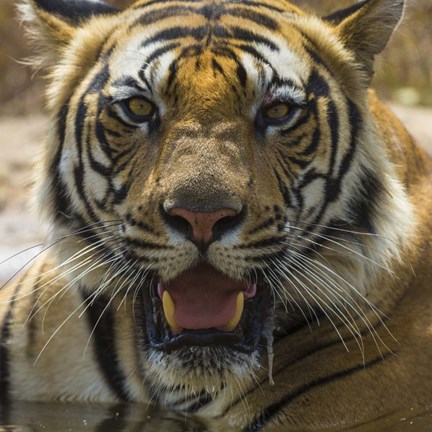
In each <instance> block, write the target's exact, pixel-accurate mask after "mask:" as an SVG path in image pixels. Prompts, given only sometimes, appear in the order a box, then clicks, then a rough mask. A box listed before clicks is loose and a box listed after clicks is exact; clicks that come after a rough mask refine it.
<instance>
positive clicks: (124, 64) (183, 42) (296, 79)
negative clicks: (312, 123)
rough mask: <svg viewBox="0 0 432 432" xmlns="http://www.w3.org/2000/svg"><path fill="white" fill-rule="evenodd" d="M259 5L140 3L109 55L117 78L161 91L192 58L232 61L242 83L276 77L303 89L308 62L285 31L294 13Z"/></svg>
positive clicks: (262, 83)
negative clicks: (306, 63)
mask: <svg viewBox="0 0 432 432" xmlns="http://www.w3.org/2000/svg"><path fill="white" fill-rule="evenodd" d="M252 4H253V5H255V6H254V7H252ZM257 4H259V3H252V2H242V3H238V2H223V1H222V2H214V3H208V2H200V3H197V2H177V1H176V2H172V1H165V2H151V6H149V5H148V4H147V5H146V4H144V5H143V6H142V7H140V6H139V4H138V5H137V6H136V7H135V9H133V10H132V11H130V14H129V16H128V22H129V24H128V25H127V26H124V25H123V26H122V28H123V29H125V28H126V30H123V31H124V36H123V37H122V38H120V40H121V42H119V43H117V44H116V46H115V49H114V50H113V51H112V53H111V60H110V65H111V67H110V69H111V70H110V75H111V77H112V78H113V81H114V82H119V81H121V80H122V79H124V78H125V77H131V78H133V79H134V80H136V82H138V83H140V85H142V86H144V87H146V88H148V89H149V91H150V90H151V91H152V92H153V91H156V92H157V91H158V89H160V88H163V87H164V86H165V85H166V82H167V80H168V81H170V80H174V79H175V75H177V73H178V72H179V69H181V67H182V65H184V64H186V63H188V61H189V60H190V59H195V61H197V59H198V58H200V57H205V58H206V59H207V62H206V65H207V66H208V67H209V68H212V69H223V68H224V67H227V65H231V66H230V67H232V68H233V69H235V71H236V74H237V75H238V80H239V81H242V80H249V81H250V82H254V83H256V86H257V88H264V87H266V86H268V85H269V84H271V82H272V80H273V79H275V78H277V79H278V80H279V81H285V82H292V83H294V84H295V85H296V87H301V77H304V76H306V74H307V70H306V68H307V66H306V65H305V64H304V62H303V61H302V56H301V55H299V54H298V52H296V50H295V49H293V46H292V44H290V42H289V38H287V35H286V33H287V32H286V27H287V25H288V24H287V23H288V22H289V16H290V15H292V16H293V15H295V12H294V11H293V12H289V13H287V12H285V13H284V14H283V16H282V14H281V12H279V10H276V8H275V7H272V6H268V5H266V4H262V6H261V7H257V6H256V5H257ZM278 15H279V16H278ZM282 27H283V28H282ZM189 66H190V62H189V64H188V66H187V67H189ZM201 67H203V65H201ZM201 72H202V70H201ZM213 72H215V71H214V70H213ZM188 73H190V71H189V72H188ZM180 75H181V74H180ZM240 84H241V83H240Z"/></svg>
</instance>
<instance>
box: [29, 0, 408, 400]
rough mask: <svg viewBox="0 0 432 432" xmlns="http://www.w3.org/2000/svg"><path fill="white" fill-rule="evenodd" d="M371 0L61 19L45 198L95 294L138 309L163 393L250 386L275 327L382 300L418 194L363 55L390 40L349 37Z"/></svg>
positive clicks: (176, 6) (153, 9)
mask: <svg viewBox="0 0 432 432" xmlns="http://www.w3.org/2000/svg"><path fill="white" fill-rule="evenodd" d="M375 3H379V2H375ZM380 3H386V2H384V1H381V2H380ZM394 3H395V2H394ZM396 3H397V2H396ZM400 3H401V4H402V2H400ZM365 4H366V3H364V2H363V3H362V4H359V5H358V6H357V7H355V8H353V9H352V10H351V11H350V14H349V17H348V15H347V13H346V14H345V15H347V16H346V17H344V16H343V15H342V16H335V17H331V18H329V19H328V20H323V19H320V18H317V17H313V16H310V15H307V14H305V13H304V12H302V11H300V10H299V9H298V8H296V7H294V6H292V5H290V4H288V3H286V2H278V1H273V2H261V3H253V4H252V3H251V2H247V1H244V2H241V3H239V2H237V1H221V2H211V1H207V0H203V1H201V2H181V1H180V2H177V1H176V2H170V1H168V2H145V1H138V2H137V3H135V4H134V5H133V6H131V7H130V8H129V9H127V10H126V11H124V12H121V13H120V12H115V11H113V10H110V9H109V8H108V7H106V8H105V7H102V6H100V5H99V6H97V7H100V8H102V9H101V10H100V11H99V12H100V14H98V13H94V14H95V15H96V16H94V17H93V18H90V19H89V20H88V21H85V20H84V19H76V18H72V17H69V18H68V17H66V18H63V19H61V17H60V16H59V15H58V14H57V15H53V16H52V17H50V20H48V19H47V22H48V21H49V22H48V24H47V26H50V27H49V28H50V29H51V30H52V31H53V32H54V30H53V29H57V34H59V33H61V34H64V35H67V36H64V38H65V39H67V43H65V44H64V45H62V49H61V50H60V53H59V54H58V55H59V58H60V60H59V59H57V60H56V65H55V66H54V67H53V68H52V74H51V76H52V81H53V84H52V86H51V92H50V98H51V99H50V108H51V110H52V112H53V115H54V116H55V118H56V129H55V130H54V131H52V133H51V137H50V139H49V144H48V147H47V149H48V150H47V152H46V155H45V161H44V164H45V168H44V172H46V175H45V177H44V178H43V181H42V182H41V189H40V190H41V191H42V194H41V197H42V198H41V201H42V203H43V204H42V207H43V210H44V212H46V213H48V215H49V216H50V218H51V219H52V222H53V225H54V226H55V227H56V231H55V232H56V235H57V236H71V235H72V237H70V240H69V241H68V247H67V248H65V246H64V242H63V243H62V244H61V248H59V254H60V256H61V257H62V258H61V259H62V260H63V262H67V260H71V263H72V264H71V265H70V271H69V275H70V276H69V277H70V278H72V280H76V281H77V284H78V285H79V287H80V289H81V290H83V291H84V292H86V293H88V295H89V298H97V296H108V297H110V298H120V299H123V300H124V299H125V298H130V299H131V301H133V304H134V312H135V314H136V321H135V322H136V331H137V334H139V347H138V350H139V356H140V358H141V364H142V367H143V368H144V369H145V370H146V373H147V375H148V376H149V379H150V380H152V381H153V382H154V383H158V384H157V385H158V386H165V388H166V389H173V388H179V387H184V388H187V389H189V390H190V391H194V392H200V391H202V389H203V388H205V391H207V392H221V391H223V389H224V388H225V387H226V386H227V385H229V384H231V383H236V382H238V381H241V382H242V383H247V382H248V381H250V380H252V379H253V377H254V374H255V373H256V372H257V371H258V370H259V369H260V368H262V365H261V362H260V356H261V354H262V351H263V347H265V346H266V344H267V342H266V339H269V340H270V341H271V339H272V334H273V331H274V328H275V327H279V328H280V329H282V330H281V332H282V333H284V332H287V331H289V328H290V326H291V324H292V323H293V322H296V320H298V319H302V320H303V319H307V316H306V315H310V316H311V317H312V316H317V315H325V316H327V317H333V318H334V319H339V320H340V321H342V323H344V322H345V321H349V318H348V316H349V311H348V312H347V310H348V309H347V308H350V307H358V308H360V306H358V305H359V304H363V303H364V304H367V302H368V300H366V296H368V295H370V292H369V287H370V282H371V281H372V280H373V278H374V277H375V275H376V273H377V271H378V270H379V269H378V268H377V265H376V264H377V263H378V266H385V265H386V259H387V258H386V257H387V256H390V255H392V254H393V252H394V249H395V247H396V246H395V244H396V243H400V241H401V240H400V239H401V237H400V235H401V234H400V233H396V232H387V231H386V230H387V225H386V223H389V225H390V222H389V220H388V219H389V218H390V219H392V218H393V219H394V220H393V219H392V220H391V223H392V224H393V222H394V223H396V222H397V220H399V219H409V217H410V210H409V205H405V206H404V208H405V209H406V211H401V212H398V213H397V214H392V215H390V216H389V215H387V214H386V220H384V218H383V217H382V216H383V214H384V213H383V210H382V209H385V208H391V207H392V206H394V205H396V204H395V203H396V202H402V201H404V200H405V197H404V194H403V190H402V188H401V187H400V185H399V184H398V183H397V182H396V181H393V180H391V179H390V177H389V173H391V170H392V167H390V166H389V165H388V164H387V162H386V161H385V159H383V158H382V157H380V156H379V152H377V151H376V149H375V148H374V133H375V131H374V126H373V124H372V121H371V119H370V116H369V114H368V111H367V86H368V82H369V80H370V76H371V58H372V57H373V55H374V54H375V52H369V53H367V52H365V51H367V50H376V51H378V50H380V49H381V48H382V47H380V43H381V44H384V43H385V41H383V42H380V43H377V44H375V45H374V46H372V45H371V46H369V47H365V46H363V45H362V46H361V47H360V48H359V49H358V51H356V50H355V49H354V48H353V46H354V45H353V44H354V42H352V41H351V40H350V39H349V37H348V36H347V35H348V32H352V28H351V27H350V26H352V23H351V22H352V21H353V20H355V19H356V17H357V18H358V20H359V21H360V20H363V19H365V18H364V17H365V16H366V17H367V19H371V16H372V15H371V13H372V12H370V11H369V9H371V10H372V8H371V7H370V6H365ZM367 4H368V5H370V4H371V3H367ZM38 11H39V13H40V16H41V17H44V14H45V15H47V14H48V12H47V11H46V10H44V9H43V7H42V6H40V5H37V6H36V12H38ZM368 11H369V12H368ZM346 20H351V21H350V26H349V25H347V24H346ZM372 21H373V20H372ZM396 22H397V20H396ZM362 23H363V21H362ZM373 25H374V24H373V23H372V24H370V26H373ZM384 27H385V26H384ZM59 29H61V31H60V30H59ZM383 32H384V30H383ZM387 33H388V34H387V38H388V37H389V35H390V33H391V31H390V30H389V31H388V32H387ZM350 34H351V33H350ZM362 36H364V35H362ZM382 36H383V35H381V36H380V37H381V38H382ZM353 37H354V36H353ZM384 39H385V38H384ZM359 46H360V45H359ZM366 54H367V55H366ZM54 89H55V91H54ZM58 89H61V90H60V91H59V90H58ZM388 192H390V193H388ZM408 225H409V224H404V226H408ZM392 226H393V225H392ZM377 232H378V233H383V234H386V239H388V240H383V241H382V242H381V243H380V244H379V245H378V244H376V245H374V246H375V247H376V248H377V250H378V249H379V250H380V252H379V253H377V254H376V255H373V256H372V255H368V254H374V252H372V251H373V250H374V249H373V248H371V247H369V248H367V249H366V252H365V249H364V245H365V244H366V243H368V245H369V246H371V245H373V242H374V241H375V239H376V237H371V238H369V237H367V236H366V235H363V236H362V235H358V236H356V233H357V234H367V233H377ZM343 239H345V241H350V246H349V248H348V249H349V251H350V252H349V253H347V248H346V243H342V242H341V240H343ZM347 239H349V240H347ZM344 245H345V246H344ZM60 249H61V250H60ZM384 249H385V250H386V251H390V253H388V254H383V253H381V251H382V250H384ZM88 251H92V253H91V254H90V253H89V252H88ZM76 254H79V256H80V259H81V260H86V259H87V260H88V262H87V263H85V266H78V268H74V261H73V259H71V258H73V257H74V256H76ZM86 254H88V255H86ZM393 255H394V254H393ZM359 257H361V258H362V259H359ZM371 262H373V263H374V264H371ZM311 268H315V269H316V270H317V271H316V272H315V273H314V275H312V273H311V272H310V269H311ZM334 275H336V276H334ZM374 295H375V294H374ZM377 295H378V294H377ZM354 305H355V306H354ZM291 310H292V312H291ZM358 311H361V309H358ZM299 317H300V318H299ZM270 344H271V342H270Z"/></svg>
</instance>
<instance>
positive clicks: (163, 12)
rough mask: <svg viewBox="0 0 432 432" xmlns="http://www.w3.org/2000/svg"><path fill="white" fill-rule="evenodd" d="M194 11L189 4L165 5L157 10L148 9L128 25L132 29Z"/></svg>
mask: <svg viewBox="0 0 432 432" xmlns="http://www.w3.org/2000/svg"><path fill="white" fill-rule="evenodd" d="M164 3H166V2H164ZM194 12H196V9H195V8H192V7H189V6H167V7H163V8H160V9H157V10H153V11H148V12H147V13H145V14H144V15H142V16H141V17H139V18H138V19H137V20H136V21H135V22H134V23H133V24H132V25H131V26H130V30H133V28H134V27H135V26H137V25H149V24H155V23H157V22H158V21H162V20H165V19H169V18H173V17H175V18H178V17H182V16H187V15H190V14H191V13H194Z"/></svg>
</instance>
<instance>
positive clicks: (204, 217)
mask: <svg viewBox="0 0 432 432" xmlns="http://www.w3.org/2000/svg"><path fill="white" fill-rule="evenodd" d="M169 214H170V215H171V216H178V217H181V218H183V219H185V220H186V221H187V222H188V223H189V225H190V226H191V227H192V240H193V241H195V242H199V243H207V242H209V241H210V240H211V239H212V237H213V227H214V226H215V224H216V222H218V221H220V220H221V219H224V218H226V217H234V216H237V215H238V212H237V211H235V210H233V209H229V208H226V209H221V210H217V211H214V212H194V211H191V210H187V209H184V208H173V209H171V210H170V211H169Z"/></svg>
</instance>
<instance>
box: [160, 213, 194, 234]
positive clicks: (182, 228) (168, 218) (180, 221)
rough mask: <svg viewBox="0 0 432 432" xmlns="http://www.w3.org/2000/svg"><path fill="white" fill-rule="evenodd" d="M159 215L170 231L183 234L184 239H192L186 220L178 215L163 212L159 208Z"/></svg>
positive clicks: (190, 228)
mask: <svg viewBox="0 0 432 432" xmlns="http://www.w3.org/2000/svg"><path fill="white" fill-rule="evenodd" d="M161 214H162V216H163V219H164V220H165V223H166V224H167V225H168V226H169V227H170V228H171V229H173V230H174V231H177V232H179V233H180V234H183V235H184V236H185V237H186V238H190V237H192V233H193V230H192V225H191V224H190V223H189V222H188V221H187V220H186V219H184V218H183V217H181V216H178V215H173V214H170V212H167V211H165V209H163V208H161Z"/></svg>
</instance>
